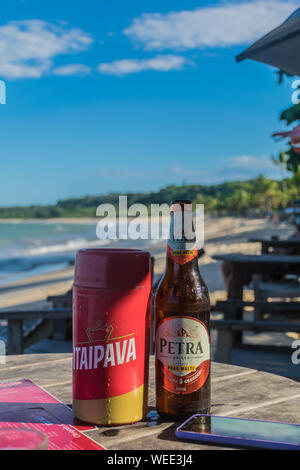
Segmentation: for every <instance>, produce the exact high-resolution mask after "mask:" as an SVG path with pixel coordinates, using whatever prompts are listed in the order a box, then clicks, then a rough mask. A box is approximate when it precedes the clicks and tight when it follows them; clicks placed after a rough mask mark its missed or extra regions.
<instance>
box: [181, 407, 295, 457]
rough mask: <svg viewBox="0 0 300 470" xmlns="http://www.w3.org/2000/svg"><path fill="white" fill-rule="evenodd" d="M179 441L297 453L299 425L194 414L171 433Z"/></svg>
mask: <svg viewBox="0 0 300 470" xmlns="http://www.w3.org/2000/svg"><path fill="white" fill-rule="evenodd" d="M175 434H176V437H178V438H179V439H188V440H192V441H202V442H210V443H214V444H226V445H232V446H242V447H253V448H254V447H256V448H265V449H284V450H285V449H294V450H300V425H299V424H291V423H277V422H274V421H258V420H252V419H243V418H232V417H227V416H226V417H225V416H212V415H203V414H196V415H193V416H191V417H190V418H189V419H187V420H186V421H185V422H184V423H182V424H181V425H180V426H179V427H178V428H177V429H176V431H175Z"/></svg>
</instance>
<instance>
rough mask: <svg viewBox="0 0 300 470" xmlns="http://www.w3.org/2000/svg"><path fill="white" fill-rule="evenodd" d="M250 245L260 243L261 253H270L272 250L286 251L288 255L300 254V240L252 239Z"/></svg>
mask: <svg viewBox="0 0 300 470" xmlns="http://www.w3.org/2000/svg"><path fill="white" fill-rule="evenodd" d="M248 242H249V243H260V244H261V253H262V254H267V253H270V249H271V248H275V249H276V248H278V249H284V250H286V251H287V253H293V251H297V252H299V253H300V240H279V239H274V240H272V239H270V238H269V239H266V238H250V239H249V240H248Z"/></svg>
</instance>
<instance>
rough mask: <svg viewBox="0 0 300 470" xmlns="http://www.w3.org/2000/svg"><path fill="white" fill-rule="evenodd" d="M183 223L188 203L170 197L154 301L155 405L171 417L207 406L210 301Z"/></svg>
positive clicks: (187, 219) (189, 215)
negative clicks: (164, 248)
mask: <svg viewBox="0 0 300 470" xmlns="http://www.w3.org/2000/svg"><path fill="white" fill-rule="evenodd" d="M187 222H190V226H192V230H194V228H193V225H192V203H191V201H190V200H175V201H173V202H172V207H171V224H170V236H169V240H168V246H167V265H166V270H165V273H164V275H163V277H162V279H161V281H160V283H159V285H158V288H157V292H156V294H155V301H154V306H155V316H156V319H155V323H156V337H155V355H156V361H155V362H156V404H157V410H158V412H159V413H160V414H161V415H166V416H173V417H175V416H178V417H181V416H188V415H191V414H193V413H196V412H197V413H209V410H210V336H209V320H210V301H209V294H208V290H207V287H206V285H205V283H204V281H203V279H202V277H201V275H200V272H199V267H198V257H197V253H198V251H197V246H196V238H195V236H194V238H190V239H187V237H186V233H185V231H186V230H185V228H186V226H187ZM192 230H190V232H192Z"/></svg>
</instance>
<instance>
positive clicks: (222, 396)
mask: <svg viewBox="0 0 300 470" xmlns="http://www.w3.org/2000/svg"><path fill="white" fill-rule="evenodd" d="M6 359H7V360H6V364H2V365H0V381H4V380H19V379H24V378H30V379H32V380H33V381H34V382H36V383H37V384H38V385H40V386H42V387H43V388H45V389H46V390H48V391H49V393H51V394H52V395H54V396H56V397H57V398H58V399H59V400H62V401H63V402H64V403H66V404H71V401H72V397H71V394H72V370H71V367H72V357H71V354H33V355H20V356H8V357H7V358H6ZM299 405H300V384H299V383H297V382H295V381H293V380H289V379H287V378H284V377H281V376H277V375H273V374H269V373H265V372H259V371H256V370H252V369H247V368H244V367H238V366H232V365H229V364H220V363H213V364H212V410H211V412H212V413H213V414H217V415H223V416H226V415H227V416H241V417H251V418H253V419H269V420H274V421H289V422H296V423H300V406H299ZM154 407H155V387H154V357H151V360H150V393H149V409H150V410H151V411H152V412H154V410H155V408H154ZM177 426H178V423H174V422H172V421H171V422H165V421H159V420H158V421H156V420H155V419H153V417H152V419H149V418H148V419H146V420H145V421H143V422H139V423H135V424H132V425H123V426H114V427H104V426H102V427H98V428H96V429H95V430H92V431H88V432H87V433H88V435H90V436H91V437H92V438H93V439H95V440H96V441H98V442H100V443H101V444H103V445H104V446H105V447H106V448H108V449H112V450H113V449H115V450H117V449H150V450H154V449H174V450H193V449H213V448H217V446H208V445H204V444H198V443H190V442H184V441H179V440H177V439H176V438H175V435H174V431H175V428H176V427H177Z"/></svg>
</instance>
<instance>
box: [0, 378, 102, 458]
mask: <svg viewBox="0 0 300 470" xmlns="http://www.w3.org/2000/svg"><path fill="white" fill-rule="evenodd" d="M2 428H17V429H20V428H30V429H35V430H38V431H41V432H43V433H45V434H47V436H48V449H49V450H103V449H105V448H104V447H103V446H101V445H100V444H98V443H97V442H95V441H94V440H93V439H91V438H89V437H88V436H86V435H85V434H83V431H88V430H91V429H95V426H89V425H85V424H83V423H80V422H78V421H76V420H75V419H74V416H73V413H72V410H71V409H70V408H69V407H68V406H66V405H65V404H64V403H62V402H61V401H59V400H57V399H56V398H55V397H53V396H52V395H51V394H49V393H48V392H46V390H44V389H42V388H41V387H39V386H38V385H36V384H35V383H34V382H32V381H31V380H29V379H25V380H17V381H14V382H2V383H0V429H2Z"/></svg>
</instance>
